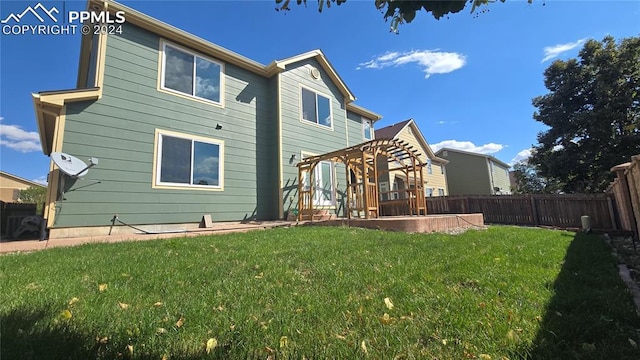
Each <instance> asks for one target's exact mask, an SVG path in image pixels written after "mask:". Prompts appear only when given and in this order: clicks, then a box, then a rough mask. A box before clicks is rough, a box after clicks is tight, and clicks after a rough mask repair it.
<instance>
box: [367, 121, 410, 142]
mask: <svg viewBox="0 0 640 360" xmlns="http://www.w3.org/2000/svg"><path fill="white" fill-rule="evenodd" d="M411 120H413V119H409V120H405V121H402V122H399V123H397V124H393V125H389V126H387V127H383V128H382V129H376V138H379V139H393V138H394V137H396V135H398V134H399V133H400V130H402V129H404V127H405V126H407V124H408V123H409V122H410V121H411Z"/></svg>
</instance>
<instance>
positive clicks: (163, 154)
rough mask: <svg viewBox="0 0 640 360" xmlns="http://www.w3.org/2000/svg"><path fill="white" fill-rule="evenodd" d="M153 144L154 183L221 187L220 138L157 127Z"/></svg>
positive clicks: (221, 158) (221, 153)
mask: <svg viewBox="0 0 640 360" xmlns="http://www.w3.org/2000/svg"><path fill="white" fill-rule="evenodd" d="M156 148H157V153H156V161H155V166H156V176H155V181H154V185H156V186H166V187H190V188H203V189H211V190H222V188H223V179H224V177H223V158H224V142H222V141H220V140H215V139H209V138H202V137H196V136H190V135H186V134H179V133H174V132H168V131H161V130H158V131H157V137H156Z"/></svg>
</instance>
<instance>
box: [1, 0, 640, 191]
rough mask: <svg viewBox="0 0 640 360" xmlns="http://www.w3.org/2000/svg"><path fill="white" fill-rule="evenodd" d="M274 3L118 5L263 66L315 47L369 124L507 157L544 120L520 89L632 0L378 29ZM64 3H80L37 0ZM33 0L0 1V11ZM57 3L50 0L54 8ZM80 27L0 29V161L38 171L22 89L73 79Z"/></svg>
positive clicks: (359, 19) (24, 173)
mask: <svg viewBox="0 0 640 360" xmlns="http://www.w3.org/2000/svg"><path fill="white" fill-rule="evenodd" d="M308 1H309V6H308V7H307V8H305V7H304V6H297V5H295V0H292V3H293V4H292V6H291V7H292V10H291V11H289V12H286V13H285V12H277V11H275V10H274V9H275V7H276V6H275V1H273V0H264V1H160V0H154V1H131V0H122V1H120V2H121V3H123V4H125V5H127V6H129V7H131V8H134V9H136V10H138V11H141V12H143V13H146V14H148V15H150V16H153V17H155V18H157V19H159V20H161V21H163V22H166V23H168V24H171V25H173V26H176V27H178V28H181V29H183V30H186V31H188V32H190V33H192V34H195V35H197V36H199V37H202V38H204V39H206V40H209V41H211V42H213V43H216V44H218V45H221V46H223V47H225V48H227V49H229V50H231V51H234V52H236V53H239V54H241V55H244V56H246V57H248V58H251V59H253V60H256V61H258V62H260V63H263V64H268V63H270V62H271V61H273V60H275V59H283V58H287V57H290V56H293V55H296V54H299V53H303V52H307V51H309V50H312V49H321V50H322V51H323V52H324V53H325V55H326V56H327V57H328V59H329V61H330V62H331V63H332V64H333V66H334V67H335V68H336V70H337V71H338V73H339V74H340V76H341V77H342V78H343V80H344V81H345V82H346V84H347V86H349V88H350V89H351V90H352V92H353V93H354V94H355V95H356V97H357V100H356V103H357V104H358V105H360V106H363V107H365V108H368V109H370V110H372V111H374V112H377V113H379V114H381V115H383V119H382V120H381V121H379V122H378V123H376V126H375V127H376V128H381V127H384V126H387V125H391V124H393V123H396V122H399V121H403V120H406V119H408V118H413V119H415V120H416V122H417V124H418V126H419V127H420V129H421V131H422V133H423V135H424V136H425V138H426V139H427V141H428V142H429V143H430V144H431V145H432V147H433V148H434V150H437V149H438V148H440V147H442V146H447V147H453V148H458V149H463V150H468V151H476V152H481V153H486V154H491V155H493V156H495V157H497V158H498V159H500V160H502V161H504V162H507V163H513V162H514V161H517V160H518V159H521V158H523V157H525V156H526V155H527V151H528V150H529V149H530V148H531V145H532V144H535V143H536V134H537V133H538V132H539V131H542V130H544V129H545V128H544V126H543V125H541V124H540V123H537V122H536V121H534V120H533V118H532V114H533V112H534V110H535V109H534V108H533V107H532V106H531V99H532V98H533V97H535V96H538V95H544V94H545V93H546V89H545V87H544V84H543V79H544V78H543V72H544V70H545V69H546V68H547V67H548V66H549V65H550V64H551V63H552V62H553V61H554V60H556V59H568V58H570V57H575V56H577V53H578V51H579V50H580V49H581V48H582V43H583V42H584V41H585V40H586V39H590V38H593V39H597V40H601V39H602V38H603V37H604V36H605V35H607V34H610V35H612V36H614V37H615V38H616V39H621V38H624V37H630V36H639V35H640V22H639V21H638V19H639V18H640V1H633V0H625V1H586V0H584V1H553V0H546V1H541V0H534V2H533V4H527V3H526V1H515V0H508V1H507V2H506V3H495V4H492V5H490V6H489V7H487V9H488V10H489V11H488V12H485V13H482V14H479V15H478V16H474V15H472V14H470V13H469V10H464V11H463V12H461V13H458V14H454V15H451V16H450V17H449V18H444V19H441V20H439V21H436V20H435V19H433V18H432V17H431V16H430V15H429V14H427V13H424V12H421V13H419V14H418V16H417V17H416V19H415V20H414V21H413V22H412V23H411V24H405V25H401V26H400V33H399V34H397V35H396V34H393V33H390V32H389V23H385V22H384V21H383V18H382V14H381V13H380V12H379V11H378V10H376V9H375V6H374V1H373V0H348V1H347V2H346V3H345V4H343V5H340V6H335V5H334V6H332V7H331V8H329V9H325V10H324V11H323V12H322V13H321V14H319V13H318V11H317V8H316V2H315V0H308ZM41 2H42V3H43V4H44V5H47V6H54V5H55V6H57V7H58V8H59V9H63V8H64V10H65V11H67V12H68V11H69V10H83V9H84V8H85V6H86V5H85V2H75V1H66V2H63V1H41ZM37 3H38V1H4V0H2V2H1V3H0V17H1V18H2V19H5V18H6V17H7V16H8V15H9V14H10V13H14V12H17V13H19V12H22V11H23V10H24V9H25V8H26V7H27V6H35V5H36V4H37ZM61 12H62V10H61ZM79 49H80V35H79V34H76V35H30V34H27V35H5V34H1V35H0V169H2V170H3V171H6V172H9V173H12V174H15V175H17V176H20V177H23V178H25V179H29V180H36V181H40V182H42V181H44V179H45V178H46V173H47V171H48V167H49V158H48V157H47V156H45V155H44V154H43V153H42V151H41V149H40V144H39V138H38V135H37V125H36V121H35V115H34V111H33V105H32V100H31V93H33V92H38V91H45V90H59V89H70V88H74V87H75V84H76V77H77V67H78V56H79Z"/></svg>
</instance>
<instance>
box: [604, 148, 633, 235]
mask: <svg viewBox="0 0 640 360" xmlns="http://www.w3.org/2000/svg"><path fill="white" fill-rule="evenodd" d="M611 171H612V172H614V173H615V174H616V179H615V180H614V181H613V182H612V183H611V185H609V188H608V189H607V193H609V194H611V195H612V196H613V197H615V199H616V210H617V212H618V218H619V219H620V227H621V228H622V229H623V230H627V231H632V232H633V233H634V234H635V238H636V239H638V238H639V235H640V154H639V155H635V156H632V157H631V162H628V163H624V164H620V165H618V166H614V167H613V168H612V169H611Z"/></svg>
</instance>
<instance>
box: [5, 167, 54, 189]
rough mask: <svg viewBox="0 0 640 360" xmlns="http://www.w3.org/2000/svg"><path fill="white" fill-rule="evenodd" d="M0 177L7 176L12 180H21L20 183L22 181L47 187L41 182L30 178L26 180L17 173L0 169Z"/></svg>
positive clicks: (26, 183) (30, 184)
mask: <svg viewBox="0 0 640 360" xmlns="http://www.w3.org/2000/svg"><path fill="white" fill-rule="evenodd" d="M0 177H7V178H9V179H11V180H14V181H17V182H21V183H23V184H25V185H29V186H37V187H47V186H46V185H42V184H39V183H37V182H35V181H31V180H27V179H24V178H21V177H20V176H17V175H13V174H9V173H8V172H5V171H2V170H0Z"/></svg>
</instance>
